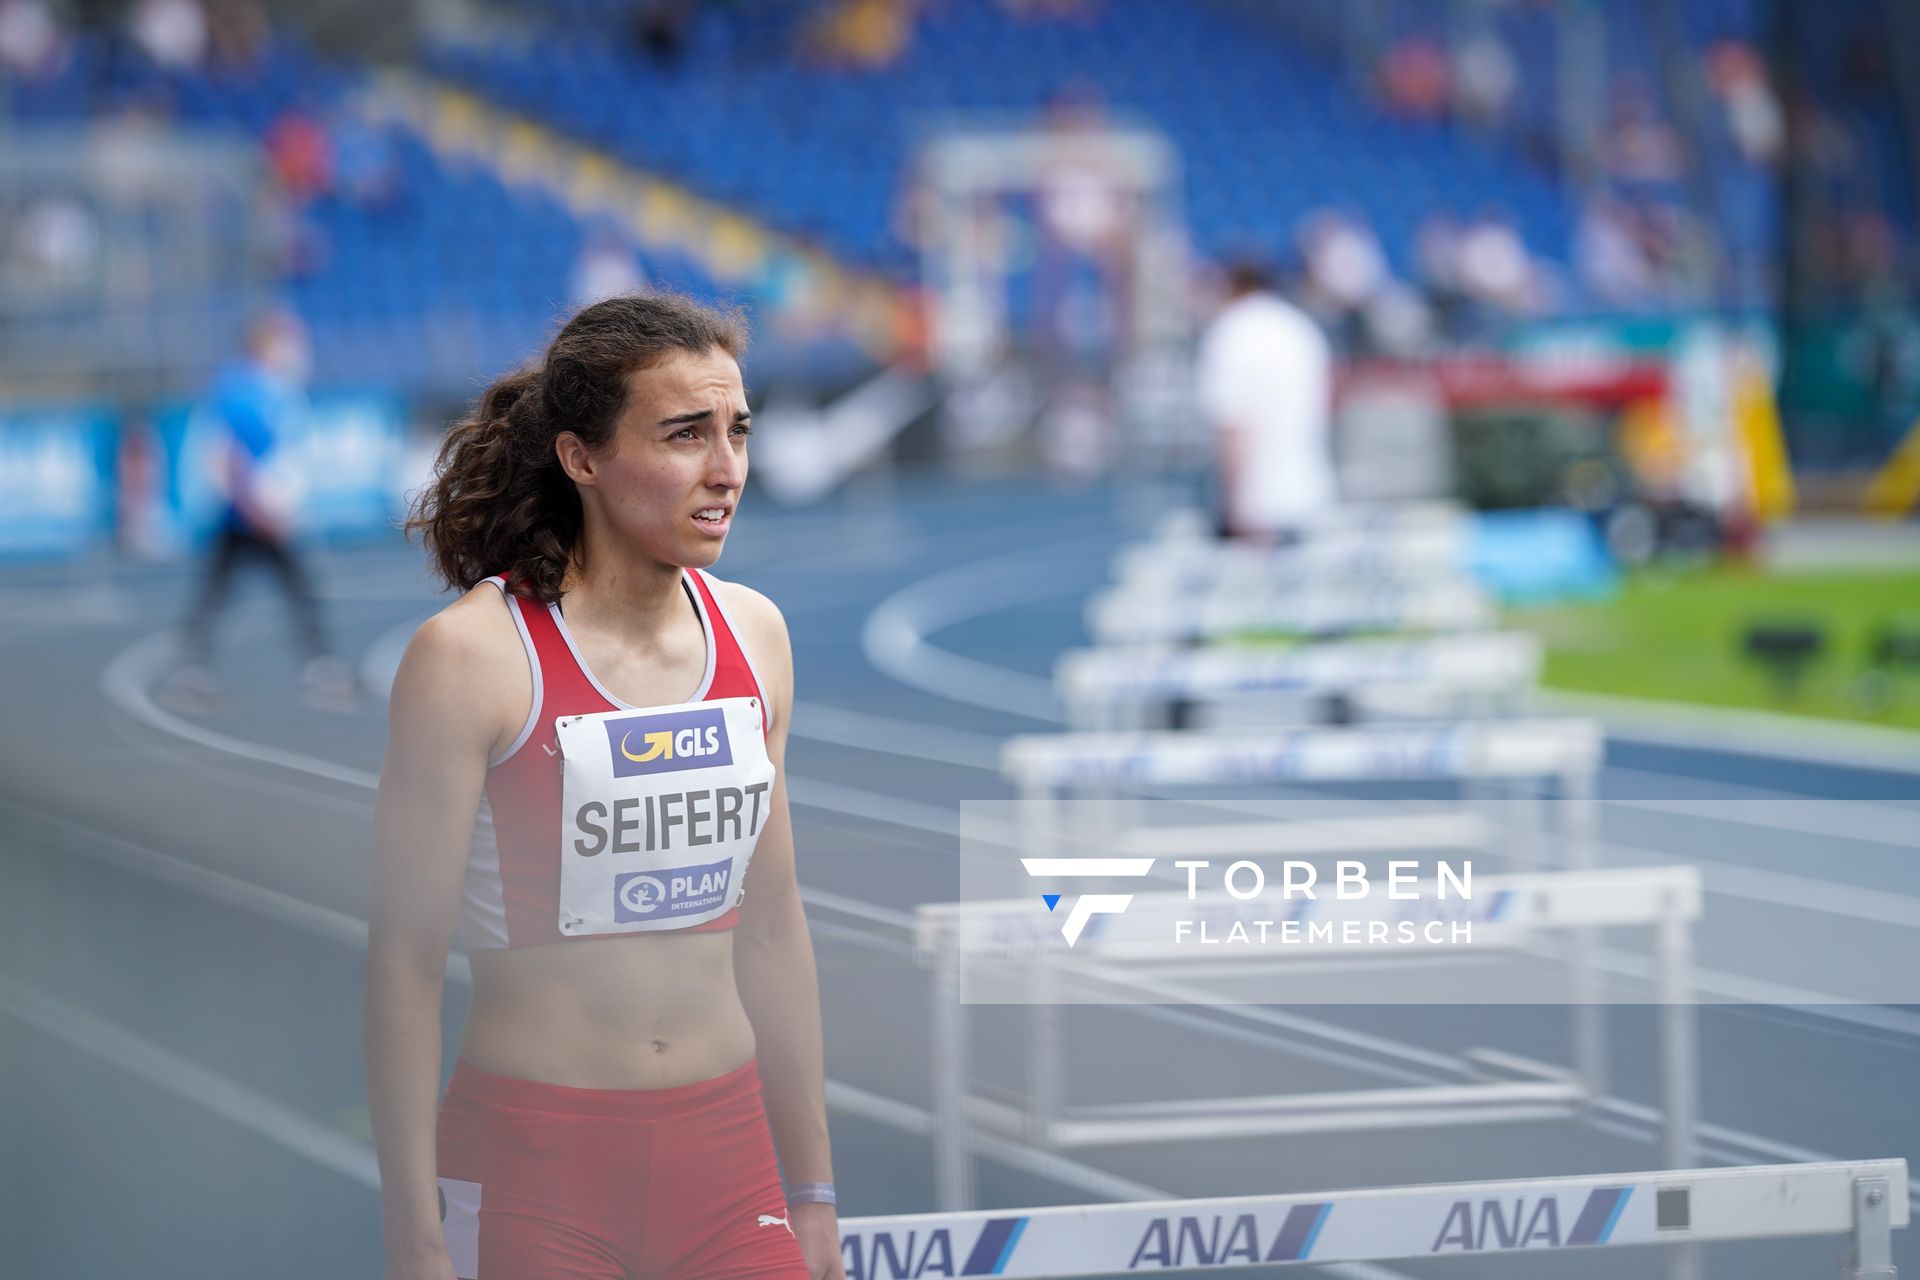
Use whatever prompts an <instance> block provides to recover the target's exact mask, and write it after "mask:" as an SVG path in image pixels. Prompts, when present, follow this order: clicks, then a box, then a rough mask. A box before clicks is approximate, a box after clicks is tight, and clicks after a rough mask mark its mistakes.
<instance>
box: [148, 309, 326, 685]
mask: <svg viewBox="0 0 1920 1280" xmlns="http://www.w3.org/2000/svg"><path fill="white" fill-rule="evenodd" d="M308 363H309V355H308V345H307V334H306V328H305V326H304V325H302V324H301V323H300V320H299V319H298V317H296V316H294V315H293V314H292V313H291V312H286V311H278V310H276V311H268V312H265V313H263V314H261V315H260V316H258V317H257V318H255V320H254V321H253V322H252V323H251V324H250V325H249V326H248V329H247V337H246V349H245V354H244V355H243V356H242V358H240V359H239V360H236V361H235V362H233V363H232V364H229V365H227V366H226V367H224V368H222V369H221V370H220V371H219V373H218V374H217V375H216V377H215V379H214V384H213V388H212V392H211V394H210V396H209V401H208V406H207V407H208V410H209V412H210V413H211V415H212V417H213V419H214V420H215V422H216V423H217V426H218V429H219V431H220V433H221V437H222V438H221V440H220V443H219V446H218V448H217V452H216V457H217V459H218V460H217V462H216V465H215V474H214V485H215V488H216V489H217V491H218V492H219V494H220V508H219V513H218V515H217V516H216V517H215V523H214V534H213V545H212V548H211V551H210V553H209V556H208V559H207V567H206V573H205V575H204V576H203V577H202V579H201V583H200V590H199V592H198V594H197V596H196V598H195V601H194V604H193V609H192V612H191V613H190V614H189V615H188V617H187V623H186V635H185V644H184V658H185V663H184V665H183V666H182V667H181V668H180V670H179V671H177V672H176V673H175V674H174V676H173V678H172V680H171V681H170V682H169V685H168V689H167V692H168V694H169V695H170V696H171V698H172V700H173V701H174V702H176V703H179V704H185V705H188V706H190V707H192V708H194V709H203V708H204V707H205V706H206V704H208V703H209V702H210V701H211V700H212V699H213V697H214V696H215V695H216V694H217V691H218V690H217V686H216V685H215V683H214V681H213V678H212V674H211V671H210V664H211V660H212V654H213V628H214V624H215V622H216V621H217V620H218V619H219V617H220V615H221V614H222V613H223V612H225V610H226V607H227V604H228V602H229V600H230V599H231V597H232V594H233V579H234V572H235V570H236V569H238V568H239V566H240V564H241V563H242V562H243V561H246V560H257V561H259V562H260V563H261V564H263V565H264V566H265V567H266V568H267V569H268V570H270V571H271V572H272V574H273V576H274V578H275V580H276V581H277V582H278V583H279V584H280V587H281V590H283V591H284V592H285V593H286V597H287V604H288V607H289V609H290V611H291V613H292V618H293V624H294V631H295V637H296V640H297V641H298V644H299V647H300V652H301V656H302V657H303V659H304V660H305V665H304V666H303V667H302V669H301V682H302V684H303V686H304V688H305V690H306V696H307V701H308V703H309V704H310V705H313V706H317V707H321V708H324V709H328V710H344V709H347V708H349V707H351V706H352V705H353V703H354V701H355V689H354V685H353V680H352V676H351V673H350V672H349V671H348V669H347V667H346V665H345V664H344V663H342V662H341V661H340V660H339V658H337V657H335V656H334V655H333V653H332V651H331V650H330V649H329V647H328V645H327V639H326V630H325V627H324V626H323V624H322V622H321V619H320V605H319V601H318V600H317V598H316V597H315V595H314V591H313V582H312V579H311V578H310V577H309V575H308V574H307V571H306V568H305V566H304V565H303V563H302V562H301V559H300V556H299V554H298V548H297V546H296V543H295V541H294V534H295V521H296V516H297V514H298V510H299V505H300V497H301V489H302V485H301V476H300V474H299V465H298V459H297V457H296V456H295V451H294V449H293V448H292V447H291V445H292V436H293V434H294V433H295V431H296V430H297V429H298V427H299V425H300V422H301V420H302V418H303V417H304V415H305V413H306V409H307V400H306V391H305V384H306V378H307V367H308Z"/></svg>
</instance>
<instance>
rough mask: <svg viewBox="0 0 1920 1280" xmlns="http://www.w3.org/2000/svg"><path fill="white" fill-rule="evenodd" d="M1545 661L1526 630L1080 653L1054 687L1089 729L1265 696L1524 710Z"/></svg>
mask: <svg viewBox="0 0 1920 1280" xmlns="http://www.w3.org/2000/svg"><path fill="white" fill-rule="evenodd" d="M1541 655H1542V648H1541V644H1540V640H1539V638H1538V637H1537V636H1533V635H1529V634H1527V633H1524V632H1492V633H1488V634H1485V635H1471V636H1454V635H1440V636H1431V637H1425V638H1420V639H1392V640H1348V641H1338V640H1333V641H1326V642H1323V643H1319V644H1309V645H1302V646H1299V647H1297V648H1287V649H1273V648H1255V647H1247V646H1228V647H1215V648H1200V649H1181V648H1168V647H1162V646H1138V647H1120V648H1101V649H1076V650H1072V651H1070V652H1068V653H1066V654H1064V655H1063V656H1062V657H1061V659H1060V661H1059V662H1058V663H1057V664H1056V665H1055V667H1054V687H1055V688H1056V689H1057V690H1058V691H1059V693H1060V700H1061V702H1062V703H1063V704H1065V706H1066V707H1067V709H1068V712H1069V717H1068V719H1069V722H1070V723H1071V724H1073V725H1074V726H1075V727H1076V728H1082V729H1102V728H1119V727H1123V726H1126V725H1130V724H1134V723H1139V722H1140V721H1142V720H1144V719H1145V717H1146V715H1147V714H1148V713H1149V712H1150V711H1151V710H1152V709H1153V708H1155V707H1156V706H1158V707H1165V706H1170V705H1172V704H1174V703H1180V702H1197V703H1208V702H1219V701H1222V700H1226V699H1244V698H1247V697H1249V696H1253V697H1258V696H1260V695H1264V694H1278V695H1297V696H1301V697H1313V696H1324V695H1328V694H1341V695H1345V696H1349V697H1354V698H1357V699H1358V700H1360V701H1361V702H1362V703H1365V702H1367V701H1368V700H1370V699H1375V700H1377V699H1380V698H1384V697H1391V696H1393V695H1407V694H1413V695H1418V696H1421V697H1423V698H1427V699H1430V700H1431V699H1439V700H1441V701H1443V702H1444V703H1446V704H1450V705H1458V706H1460V707H1462V708H1464V709H1468V710H1491V709H1494V708H1498V709H1501V710H1518V709H1520V708H1521V707H1522V706H1524V703H1525V700H1526V698H1527V697H1528V695H1530V694H1531V693H1532V691H1533V688H1534V686H1535V685H1536V684H1537V683H1538V681H1539V678H1540V665H1541ZM1140 727H1148V726H1147V725H1145V724H1141V726H1140Z"/></svg>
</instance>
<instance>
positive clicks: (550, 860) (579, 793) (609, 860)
mask: <svg viewBox="0 0 1920 1280" xmlns="http://www.w3.org/2000/svg"><path fill="white" fill-rule="evenodd" d="M487 581H488V582H491V583H493V584H494V585H495V586H496V587H499V588H500V590H501V592H502V593H503V594H504V595H505V596H506V603H507V609H508V611H509V612H510V613H511V614H512V615H513V621H514V626H515V627H517V628H518V629H519V632H520V641H521V643H522V644H523V645H524V646H525V648H526V651H527V661H528V663H529V665H530V666H531V668H532V671H533V707H532V709H531V710H530V711H529V712H528V713H527V720H526V724H525V725H524V726H523V727H522V728H521V730H520V736H519V737H518V738H516V739H515V740H514V742H513V744H512V745H511V746H509V747H508V748H507V749H506V751H505V752H503V753H502V754H501V755H500V756H499V757H498V758H496V759H495V760H494V761H493V762H492V763H491V765H490V766H489V767H488V770H487V788H486V799H487V805H488V807H490V808H491V810H492V819H493V821H492V837H493V838H492V839H491V840H489V839H488V838H487V836H488V833H487V831H486V829H485V824H484V823H482V824H481V826H480V827H479V828H477V829H476V832H475V838H474V845H473V850H472V853H471V855H470V857H469V859H468V863H467V873H466V881H465V884H464V885H463V887H462V892H461V908H460V920H459V937H460V941H461V943H462V944H463V945H464V946H465V947H466V948H467V949H468V950H486V949H498V948H502V947H527V946H538V945H541V944H545V943H552V942H565V941H572V940H577V939H578V938H580V937H595V936H600V937H604V936H607V935H609V934H615V933H624V932H641V931H652V930H662V929H679V930H685V931H688V932H712V931H717V930H723V929H731V928H733V927H734V925H735V924H736V923H737V922H738V918H739V907H738V902H739V897H740V884H741V881H742V880H744V878H745V871H746V859H747V857H748V856H750V855H751V852H752V846H753V843H754V841H755V840H757V838H758V834H759V831H760V830H761V829H762V828H763V826H764V822H765V816H764V815H765V813H766V812H767V811H768V810H769V808H770V804H771V798H772V797H771V792H772V766H771V764H770V763H767V762H766V755H765V734H766V731H767V729H768V728H769V727H770V725H771V718H770V708H769V707H768V706H767V701H766V697H765V695H764V694H763V693H762V692H761V686H760V681H759V678H758V677H757V676H756V675H755V673H754V670H753V662H752V660H751V659H750V658H749V657H748V656H747V653H746V649H745V648H744V647H743V646H742V645H741V643H740V641H739V639H738V636H737V633H736V632H735V630H734V628H733V625H732V623H731V620H730V619H729V618H728V617H727V612H726V607H725V606H724V605H722V604H721V603H720V599H719V594H718V592H717V591H716V590H715V589H714V581H713V579H712V578H711V577H709V576H708V575H707V574H706V573H704V572H702V571H701V570H699V569H689V570H687V571H686V573H685V574H684V576H683V578H682V584H683V585H684V587H685V588H686V592H687V597H688V600H689V601H690V602H691V604H692V606H693V609H694V611H695V613H696V614H698V615H699V618H700V623H701V626H702V628H703V629H704V630H705V632H706V637H707V665H706V673H705V675H704V676H703V677H702V679H701V682H700V687H699V690H698V691H697V692H696V693H695V694H694V695H693V697H692V698H690V699H688V701H687V702H686V703H681V704H676V706H675V707H662V708H644V709H643V708H635V707H633V706H631V705H630V704H628V703H625V702H622V701H620V699H618V698H616V697H614V695H613V694H612V693H610V692H608V690H607V689H606V687H605V686H603V685H602V684H601V683H600V682H599V681H598V680H596V679H594V676H593V672H591V671H589V670H588V669H587V665H586V663H585V661H583V660H582V658H581V656H580V650H579V648H578V647H577V646H576V645H575V644H574V643H573V637H572V636H571V635H569V634H568V632H567V624H566V619H565V618H564V617H563V616H562V614H561V611H560V607H559V606H558V605H543V604H541V603H539V602H538V601H533V600H524V599H521V598H520V597H518V596H516V595H514V594H513V593H512V592H511V591H508V590H507V586H506V581H505V579H504V578H503V577H493V578H488V579H487ZM729 699H735V700H738V699H751V700H752V702H751V703H750V704H749V703H746V702H737V701H736V702H729V701H727V700H729ZM695 704H699V705H698V707H697V708H695ZM687 708H695V709H694V710H691V711H690V710H688V709H687ZM635 711H638V712H642V713H643V714H641V715H636V716H625V715H622V714H621V713H624V712H635ZM694 720H698V721H699V722H700V726H705V727H695V728H692V729H689V728H685V727H677V726H679V722H682V721H688V722H691V721H694ZM562 722H565V723H562ZM603 726H604V728H605V732H602V727H603ZM656 728H659V729H660V730H662V731H659V732H653V731H651V730H654V729H656ZM563 733H566V734H568V735H570V738H569V741H570V742H571V743H572V744H573V745H567V744H565V743H563V742H562V734H563ZM729 734H731V737H730V738H729V736H728V735H729ZM635 735H638V736H637V737H636V736H635ZM676 737H677V738H678V740H679V742H680V759H678V760H675V759H674V756H675V751H674V742H675V739H676ZM590 741H591V742H593V743H597V744H598V750H596V751H594V752H593V753H592V754H593V755H594V756H595V757H596V758H595V759H594V760H592V761H591V762H587V763H585V764H583V757H584V756H585V755H586V754H588V752H587V750H586V748H585V747H583V746H581V745H580V744H583V743H588V742H590ZM609 743H611V744H612V745H611V749H609ZM636 744H637V745H638V746H639V747H640V748H641V749H640V750H639V751H635V750H632V749H631V748H632V747H633V746H635V745H636ZM715 744H717V745H718V747H719V751H718V752H715V753H714V758H715V759H717V758H718V757H719V756H720V755H724V756H725V758H724V759H719V765H720V766H725V768H724V769H722V770H721V773H720V775H719V776H718V777H717V778H712V779H711V780H712V781H717V782H719V783H722V784H724V783H727V782H733V783H736V784H743V785H735V786H726V785H718V786H715V785H709V786H706V787H704V788H702V787H691V788H690V787H689V786H688V785H687V779H688V776H689V775H688V774H687V773H686V772H685V771H691V770H707V771H711V770H712V769H713V768H715V767H716V766H714V765H713V764H711V763H710V761H709V759H690V758H688V757H691V756H700V755H702V754H703V752H707V751H712V749H713V747H714V745H715ZM563 749H564V750H565V751H566V752H567V757H566V759H565V760H564V761H563V757H562V751H563ZM663 753H664V756H665V759H661V758H660V757H661V756H662V754H663ZM606 756H611V757H612V758H613V759H612V765H611V769H612V773H613V774H621V775H650V774H661V775H672V776H661V777H639V778H633V777H623V778H621V779H618V780H616V779H613V778H612V777H611V776H610V775H609V776H607V777H603V778H601V779H600V780H598V781H596V780H594V779H592V778H588V779H586V780H585V781H582V779H581V777H580V776H579V775H580V774H581V771H582V769H583V768H586V769H587V770H588V771H589V772H591V771H592V770H594V769H597V770H598V771H599V773H600V774H602V775H607V773H608V765H607V762H606V761H605V760H604V759H600V758H599V757H606ZM756 762H757V763H756ZM755 769H757V770H758V772H754V771H753V770H755ZM728 770H731V771H732V772H731V773H729V772H728ZM743 771H744V772H743ZM735 775H738V776H735ZM691 776H692V780H693V781H694V782H698V781H699V777H700V775H691ZM676 781H677V782H678V783H679V789H678V790H676V791H674V792H673V793H672V794H660V795H658V796H655V795H636V796H631V797H626V798H618V799H616V798H615V791H616V790H617V789H618V788H621V787H623V786H624V787H628V788H632V787H640V788H643V789H644V788H646V787H649V786H651V787H652V788H653V789H654V790H658V789H659V788H661V787H663V786H668V785H671V784H673V783H675V782H676ZM596 786H598V787H601V788H602V789H603V790H604V791H605V794H602V792H601V791H595V790H594V787H596ZM743 793H744V794H743ZM563 794H564V797H565V799H564V802H563ZM729 799H731V800H732V810H731V812H728V811H726V809H725V805H726V803H727V801H728V800H729ZM656 800H657V801H658V813H657V814H656ZM583 801H584V802H583ZM672 801H679V802H680V803H679V804H678V805H673V804H670V803H669V802H672ZM716 801H718V802H719V805H720V807H721V809H720V812H717V813H716V812H715V807H716V806H715V802H716ZM748 801H751V804H752V809H751V815H750V816H749V810H748V808H747V802H748ZM703 805H704V807H703ZM676 809H677V810H678V811H677V812H676ZM570 815H571V816H570ZM656 817H658V818H659V819H660V820H661V821H660V827H661V832H660V834H658V835H656V830H655V826H656V824H655V819H656ZM729 818H731V819H732V821H731V826H730V828H729V825H728V823H727V821H726V820H727V819H729ZM576 823H577V828H576ZM703 824H704V831H705V833H706V839H705V840H701V839H700V838H699V836H700V834H701V832H702V830H703ZM676 828H677V830H676ZM729 829H731V831H732V832H733V837H734V838H733V841H732V845H733V847H734V850H735V853H734V856H733V858H732V860H731V862H729V861H728V859H726V858H724V857H723V858H722V859H720V860H719V861H713V860H712V854H713V851H714V849H713V848H712V847H709V848H705V849H697V848H690V847H689V838H690V837H691V842H692V844H693V845H695V846H699V845H708V846H714V845H715V837H716V833H717V834H718V835H721V836H724V835H725V833H726V832H727V831H728V830H729ZM642 832H644V839H643V838H642V836H641V833H642ZM676 834H677V835H678V837H679V844H678V846H677V847H676V846H675V845H674V838H675V836H676ZM663 841H664V843H665V845H666V848H667V850H668V852H665V853H662V852H659V851H657V849H656V846H658V845H659V844H660V843H661V842H663ZM715 847H717V846H715ZM628 851H632V853H633V858H631V859H629V861H630V862H631V866H630V867H629V869H627V870H625V871H622V870H621V868H620V865H619V859H618V858H616V857H615V856H613V855H615V854H624V853H626V852H628ZM581 855H587V856H585V857H583V856H581ZM594 855H605V856H598V857H596V856H594ZM563 860H564V861H565V863H566V868H565V873H564V875H563V866H562V864H563ZM675 861H679V862H682V863H684V864H685V865H680V866H672V867H670V868H669V867H666V866H665V864H667V863H672V862H675ZM669 872H672V873H686V874H685V875H677V876H676V875H675V874H669ZM589 876H591V877H592V878H593V883H592V885H591V895H590V896H591V897H592V900H593V901H594V902H595V903H596V904H599V903H600V901H601V899H602V898H605V900H606V901H605V903H604V910H599V909H584V908H581V907H580V906H579V904H580V903H581V902H583V901H586V900H587V898H586V895H588V894H589V886H588V884H587V883H586V881H587V878H588V877H589ZM563 880H564V881H565V882H566V884H565V886H564V888H563ZM563 897H566V898H567V899H569V901H568V902H566V903H564V904H563ZM563 905H564V906H565V908H566V909H565V910H563ZM723 907H724V909H723ZM582 915H584V916H587V917H590V919H589V920H587V921H583V920H582V919H581V916H582ZM575 930H581V931H580V932H576V931H575Z"/></svg>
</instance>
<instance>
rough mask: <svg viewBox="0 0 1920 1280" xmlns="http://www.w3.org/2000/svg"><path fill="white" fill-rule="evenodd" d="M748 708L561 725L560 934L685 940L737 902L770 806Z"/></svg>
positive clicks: (739, 703) (756, 714)
mask: <svg viewBox="0 0 1920 1280" xmlns="http://www.w3.org/2000/svg"><path fill="white" fill-rule="evenodd" d="M761 724H762V721H761V716H760V700H759V699H758V698H721V699H718V700H716V701H713V702H693V703H682V704H680V705H678V706H672V707H646V708H639V709H636V710H632V711H602V712H597V713H595V714H593V715H585V716H562V717H561V718H560V719H558V720H556V721H555V722H554V729H555V731H556V734H557V736H558V738H559V742H560V755H561V764H562V770H563V772H562V778H563V783H562V787H561V803H560V921H559V923H560V932H561V933H563V934H565V935H566V936H568V937H586V936H589V935H593V934H607V933H645V932H650V931H653V930H659V929H685V928H687V927H688V926H690V925H696V924H702V923H704V922H706V921H708V920H712V919H714V918H715V917H717V916H720V915H722V914H724V913H725V912H726V911H727V909H728V908H729V907H731V906H732V905H733V904H734V903H735V902H736V901H737V900H738V899H739V897H740V890H741V885H742V882H743V881H744V880H745V879H746V875H747V863H748V861H749V860H750V859H751V858H752V857H753V846H754V843H755V842H756V841H757V840H758V839H759V837H760V832H761V830H762V829H763V828H764V827H765V826H766V824H767V820H768V818H769V816H770V813H769V810H770V809H771V807H772V804H773V762H772V761H771V760H769V759H768V758H767V745H766V740H765V737H764V735H763V734H762V732H761Z"/></svg>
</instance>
